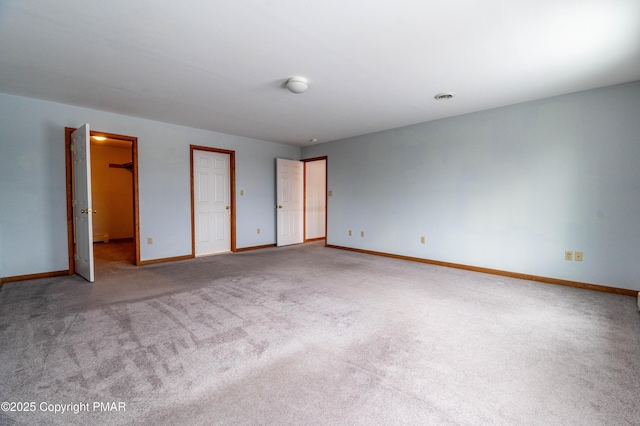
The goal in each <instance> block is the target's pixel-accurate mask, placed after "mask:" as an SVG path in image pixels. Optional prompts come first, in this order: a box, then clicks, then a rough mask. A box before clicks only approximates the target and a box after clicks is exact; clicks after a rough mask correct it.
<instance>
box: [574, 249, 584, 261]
mask: <svg viewBox="0 0 640 426" xmlns="http://www.w3.org/2000/svg"><path fill="white" fill-rule="evenodd" d="M575 259H576V262H582V252H581V251H577V252H576V257H575Z"/></svg>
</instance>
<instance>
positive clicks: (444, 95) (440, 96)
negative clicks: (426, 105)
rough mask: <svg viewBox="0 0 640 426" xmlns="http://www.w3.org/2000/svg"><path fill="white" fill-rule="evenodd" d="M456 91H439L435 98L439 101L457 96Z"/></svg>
mask: <svg viewBox="0 0 640 426" xmlns="http://www.w3.org/2000/svg"><path fill="white" fill-rule="evenodd" d="M455 95H456V94H455V92H447V93H438V94H437V95H435V96H434V97H433V99H435V100H437V101H442V100H444V99H451V98H453V97H454V96H455Z"/></svg>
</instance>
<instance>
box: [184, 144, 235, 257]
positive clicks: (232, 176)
mask: <svg viewBox="0 0 640 426" xmlns="http://www.w3.org/2000/svg"><path fill="white" fill-rule="evenodd" d="M193 151H209V152H217V153H220V154H229V191H230V194H229V202H230V209H231V212H230V216H231V217H230V221H231V230H230V234H231V251H232V252H235V251H236V152H235V151H231V150H228V149H220V148H212V147H209V146H199V145H191V146H190V150H189V162H190V164H191V257H195V256H196V223H195V194H194V190H195V187H194V170H195V168H194V164H193Z"/></svg>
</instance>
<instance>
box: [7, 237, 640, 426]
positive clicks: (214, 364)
mask: <svg viewBox="0 0 640 426" xmlns="http://www.w3.org/2000/svg"><path fill="white" fill-rule="evenodd" d="M109 244H111V243H109ZM104 246H107V245H104ZM104 248H105V247H102V249H104ZM96 249H97V253H98V255H100V254H99V252H98V251H99V250H100V248H98V247H96ZM123 250H124V251H125V252H127V250H126V247H125V248H123ZM130 263H131V262H130V261H128V262H127V261H121V260H119V258H118V256H115V257H113V258H111V259H109V258H108V256H107V257H106V258H102V259H101V260H100V261H98V269H97V272H96V277H97V278H96V282H95V283H94V284H89V283H87V282H85V281H83V280H82V279H81V278H79V277H77V276H73V277H59V278H51V279H42V280H34V281H26V282H16V283H9V284H5V285H4V286H2V288H1V289H0V400H1V401H7V402H14V403H15V404H12V405H11V404H10V406H5V405H3V411H0V424H2V425H14V424H18V425H33V424H43V425H44V424H46V425H50V424H61V425H62V424H64V425H66V424H78V425H81V424H167V425H168V424H196V425H198V424H202V425H204V424H226V425H255V424H269V425H283V424H285V425H306V424H309V425H310V424H332V425H372V424H380V425H388V424H433V425H440V424H451V425H454V424H455V425H478V424H500V425H637V424H640V403H639V402H638V401H639V400H640V315H639V313H638V311H637V309H636V305H635V299H634V298H631V297H628V296H618V295H612V294H605V293H598V292H592V291H588V290H580V289H574V288H568V287H560V286H553V285H548V284H541V283H534V282H528V281H523V280H517V279H510V278H505V277H497V276H491V275H484V274H478V273H473V272H469V271H461V270H455V269H447V268H442V267H437V266H431V265H424V264H419V263H412V262H406V261H401V260H396V259H388V258H381V257H374V256H369V255H363V254H359V253H352V252H346V251H341V250H334V249H329V248H325V247H323V246H322V243H312V244H305V245H300V246H293V247H286V248H271V249H264V250H257V251H251V252H243V253H236V254H226V255H219V256H211V257H206V258H198V259H194V260H187V261H181V262H174V263H167V264H158V265H152V266H147V267H135V266H133V265H131V264H130ZM31 402H33V403H34V404H33V405H32V404H31ZM96 402H97V403H98V405H97V406H96V405H94V403H96ZM18 403H27V404H26V405H25V404H22V405H20V404H18ZM120 403H122V404H120ZM56 404H58V405H56ZM74 404H75V405H74ZM25 406H26V407H27V409H30V408H31V407H34V408H35V410H34V411H32V412H24V411H20V412H19V411H4V408H7V407H8V408H9V409H11V408H15V409H18V408H22V409H24V408H25ZM56 408H58V409H63V408H65V409H66V410H67V411H66V412H65V413H54V412H51V410H54V409H56ZM118 408H119V409H120V411H115V410H116V409H118ZM123 408H124V411H122V409H123ZM74 409H75V410H76V411H80V412H78V413H74V412H73V410H74ZM69 410H72V411H71V412H69ZM108 410H111V411H108Z"/></svg>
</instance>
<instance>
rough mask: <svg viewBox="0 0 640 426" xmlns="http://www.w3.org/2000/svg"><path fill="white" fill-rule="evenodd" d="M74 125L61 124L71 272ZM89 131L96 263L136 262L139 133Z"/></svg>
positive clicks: (137, 261)
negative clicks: (134, 134) (72, 126)
mask: <svg viewBox="0 0 640 426" xmlns="http://www.w3.org/2000/svg"><path fill="white" fill-rule="evenodd" d="M75 130H76V129H75V128H70V127H66V128H65V163H66V181H67V185H66V187H67V235H68V252H69V255H68V256H69V275H73V274H75V273H76V269H75V262H74V256H75V253H76V247H75V241H76V235H75V229H74V225H73V220H74V219H73V185H74V183H73V182H74V176H73V164H72V161H73V159H72V153H71V141H72V136H71V134H72V133H73V132H74V131H75ZM90 136H91V144H90V145H91V151H90V157H91V158H90V159H91V180H92V183H93V185H92V186H93V188H92V191H91V192H92V198H93V201H94V202H93V206H92V208H93V209H94V210H95V212H96V214H95V215H94V221H93V222H94V223H93V230H92V234H91V239H92V245H93V246H94V247H96V248H97V250H94V258H95V259H96V260H97V262H96V269H97V270H98V271H100V269H101V268H102V267H107V266H110V267H111V266H113V265H114V264H115V263H118V264H128V265H131V264H133V265H136V266H137V265H140V242H139V241H140V238H139V235H140V227H139V208H138V206H139V204H138V138H136V137H133V136H125V135H117V134H113V133H106V132H99V131H93V130H92V131H91V132H90ZM95 137H98V138H99V139H102V138H104V139H102V140H98V139H96V138H95Z"/></svg>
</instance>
